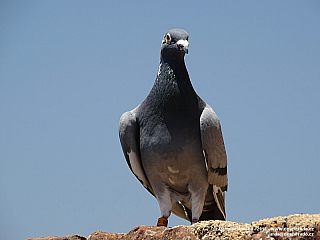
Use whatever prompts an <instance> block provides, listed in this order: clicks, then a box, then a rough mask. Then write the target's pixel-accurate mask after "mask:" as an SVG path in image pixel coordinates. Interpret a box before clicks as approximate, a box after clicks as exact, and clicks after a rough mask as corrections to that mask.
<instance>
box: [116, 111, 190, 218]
mask: <svg viewBox="0 0 320 240" xmlns="http://www.w3.org/2000/svg"><path fill="white" fill-rule="evenodd" d="M136 109H137V108H135V109H133V110H132V111H130V112H125V113H124V114H122V116H121V118H120V123H119V138H120V142H121V146H122V150H123V153H124V156H125V158H126V160H127V164H128V166H129V168H130V170H131V171H132V173H133V174H134V175H135V176H136V178H137V179H138V180H139V181H140V182H141V183H142V185H143V186H144V187H145V188H146V189H147V190H148V191H149V192H150V193H151V194H152V195H154V192H153V189H152V186H151V184H150V182H149V180H148V178H147V176H146V173H145V171H144V169H143V165H142V162H141V156H140V129H139V124H138V122H137V118H136ZM172 212H173V213H174V214H175V215H177V216H179V217H181V218H184V219H186V220H190V217H189V216H188V214H187V213H186V211H185V209H184V207H183V205H182V204H180V203H174V204H173V206H172Z"/></svg>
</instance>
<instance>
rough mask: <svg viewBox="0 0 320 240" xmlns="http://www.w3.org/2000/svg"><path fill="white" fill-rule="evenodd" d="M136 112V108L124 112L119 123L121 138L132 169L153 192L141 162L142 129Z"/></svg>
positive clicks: (151, 191) (124, 152)
mask: <svg viewBox="0 0 320 240" xmlns="http://www.w3.org/2000/svg"><path fill="white" fill-rule="evenodd" d="M135 112H136V109H133V110H132V111H130V112H125V113H124V114H122V116H121V118H120V123H119V138H120V142H121V146H122V150H123V154H124V156H125V158H126V160H127V164H128V166H129V168H130V170H131V171H132V173H133V174H134V175H135V176H136V178H137V179H138V180H139V181H140V182H141V183H142V185H143V186H144V187H145V188H146V189H147V190H148V191H149V192H150V193H152V194H153V190H152V187H151V185H150V182H149V180H148V178H147V176H146V174H145V171H144V169H143V166H142V163H141V157H140V130H139V125H138V123H137V119H136V116H135V115H136V114H135Z"/></svg>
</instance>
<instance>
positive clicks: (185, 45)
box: [177, 39, 189, 54]
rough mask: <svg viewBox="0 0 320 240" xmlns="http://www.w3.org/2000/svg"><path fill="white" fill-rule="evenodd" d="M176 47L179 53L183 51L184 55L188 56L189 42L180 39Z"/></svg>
mask: <svg viewBox="0 0 320 240" xmlns="http://www.w3.org/2000/svg"><path fill="white" fill-rule="evenodd" d="M177 46H178V48H179V50H180V51H183V52H185V53H186V54H188V47H189V42H188V40H182V39H180V40H179V41H178V42H177Z"/></svg>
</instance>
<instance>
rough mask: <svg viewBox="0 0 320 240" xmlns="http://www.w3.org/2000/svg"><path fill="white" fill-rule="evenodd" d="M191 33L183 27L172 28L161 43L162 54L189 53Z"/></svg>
mask: <svg viewBox="0 0 320 240" xmlns="http://www.w3.org/2000/svg"><path fill="white" fill-rule="evenodd" d="M188 39H189V35H188V33H187V32H186V31H185V30H183V29H171V30H169V31H168V32H167V33H166V34H165V35H164V37H163V40H162V44H161V54H162V55H182V56H184V55H185V54H188V46H189V42H188Z"/></svg>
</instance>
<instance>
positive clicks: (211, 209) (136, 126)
mask: <svg viewBox="0 0 320 240" xmlns="http://www.w3.org/2000/svg"><path fill="white" fill-rule="evenodd" d="M186 53H188V34H187V32H186V31H184V30H182V29H172V30H170V31H168V32H167V33H166V34H165V36H164V38H163V41H162V45H161V57H160V66H159V70H158V75H157V77H156V81H155V83H154V85H153V87H152V89H151V91H150V93H149V95H148V96H147V98H146V99H145V100H144V101H143V102H142V103H141V104H140V105H139V106H137V107H136V108H135V109H133V110H132V111H129V112H125V113H124V114H123V115H122V116H121V118H120V125H119V136H120V141H121V146H122V149H123V152H124V155H125V158H126V160H127V163H128V165H129V167H130V169H131V171H132V172H133V174H134V175H135V176H136V177H137V178H138V179H139V181H140V182H141V183H142V184H143V186H144V187H145V188H146V189H147V190H148V191H149V192H150V193H151V194H152V195H154V196H155V197H156V198H157V200H158V203H159V207H160V211H161V215H162V217H165V218H168V217H169V216H170V213H171V211H172V212H173V213H174V214H176V215H177V216H179V217H181V218H184V219H187V220H189V221H191V222H197V221H199V220H213V219H220V220H225V216H226V214H225V191H226V190H227V185H228V183H227V182H228V180H227V156H226V151H225V146H224V141H223V137H222V131H221V127H220V122H219V119H218V117H217V115H216V114H215V112H214V111H213V109H212V108H211V107H210V106H209V105H208V104H206V103H205V102H204V101H203V100H202V99H201V98H200V97H199V96H198V95H197V94H196V92H195V90H194V89H193V87H192V84H191V81H190V79H189V75H188V72H187V69H186V66H185V63H184V56H185V54H186Z"/></svg>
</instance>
